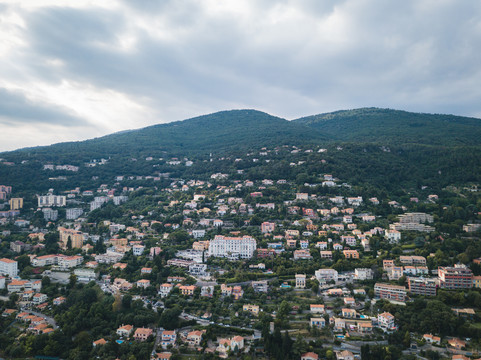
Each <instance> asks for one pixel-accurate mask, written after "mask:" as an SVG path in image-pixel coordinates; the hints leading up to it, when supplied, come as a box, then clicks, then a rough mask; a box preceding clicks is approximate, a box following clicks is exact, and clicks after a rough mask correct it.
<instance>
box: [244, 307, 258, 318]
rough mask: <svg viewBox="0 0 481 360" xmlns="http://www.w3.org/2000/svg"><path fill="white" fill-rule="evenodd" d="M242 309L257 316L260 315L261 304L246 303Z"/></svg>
mask: <svg viewBox="0 0 481 360" xmlns="http://www.w3.org/2000/svg"><path fill="white" fill-rule="evenodd" d="M242 311H246V312H250V313H251V314H254V315H255V316H257V315H259V306H258V305H251V304H246V305H244V306H243V307H242Z"/></svg>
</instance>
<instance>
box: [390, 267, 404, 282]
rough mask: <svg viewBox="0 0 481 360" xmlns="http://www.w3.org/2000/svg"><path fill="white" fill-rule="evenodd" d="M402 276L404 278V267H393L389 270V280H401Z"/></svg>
mask: <svg viewBox="0 0 481 360" xmlns="http://www.w3.org/2000/svg"><path fill="white" fill-rule="evenodd" d="M402 276H404V268H403V267H402V266H393V267H390V268H388V269H387V277H388V279H389V280H399V279H400V278H401V277H402Z"/></svg>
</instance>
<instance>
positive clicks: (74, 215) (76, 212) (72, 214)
mask: <svg viewBox="0 0 481 360" xmlns="http://www.w3.org/2000/svg"><path fill="white" fill-rule="evenodd" d="M83 213H84V211H83V210H82V209H81V208H69V209H67V212H66V218H67V220H75V219H78V218H79V217H80V216H82V214H83Z"/></svg>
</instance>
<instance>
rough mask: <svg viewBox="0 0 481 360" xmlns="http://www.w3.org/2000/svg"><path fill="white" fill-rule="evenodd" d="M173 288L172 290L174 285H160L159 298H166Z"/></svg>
mask: <svg viewBox="0 0 481 360" xmlns="http://www.w3.org/2000/svg"><path fill="white" fill-rule="evenodd" d="M173 288H174V285H172V284H169V283H165V284H162V285H160V287H159V295H160V297H166V296H167V295H169V294H170V292H171V291H172V289H173Z"/></svg>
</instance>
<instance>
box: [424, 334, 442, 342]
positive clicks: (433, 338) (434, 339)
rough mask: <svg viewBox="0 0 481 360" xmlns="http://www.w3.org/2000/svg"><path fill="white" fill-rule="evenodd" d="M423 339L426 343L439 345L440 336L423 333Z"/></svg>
mask: <svg viewBox="0 0 481 360" xmlns="http://www.w3.org/2000/svg"><path fill="white" fill-rule="evenodd" d="M423 339H424V340H425V341H426V342H427V343H428V344H435V345H440V344H441V338H440V337H439V336H434V335H432V334H424V335H423Z"/></svg>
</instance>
